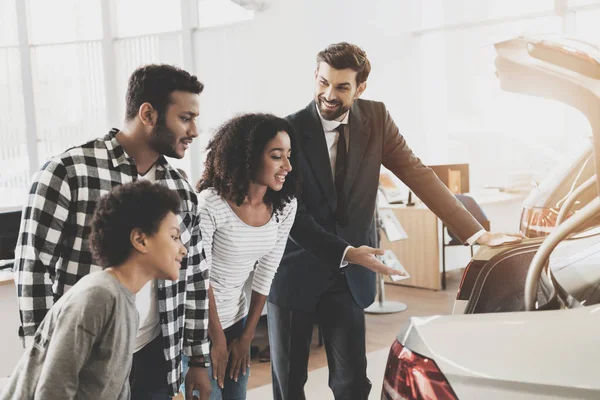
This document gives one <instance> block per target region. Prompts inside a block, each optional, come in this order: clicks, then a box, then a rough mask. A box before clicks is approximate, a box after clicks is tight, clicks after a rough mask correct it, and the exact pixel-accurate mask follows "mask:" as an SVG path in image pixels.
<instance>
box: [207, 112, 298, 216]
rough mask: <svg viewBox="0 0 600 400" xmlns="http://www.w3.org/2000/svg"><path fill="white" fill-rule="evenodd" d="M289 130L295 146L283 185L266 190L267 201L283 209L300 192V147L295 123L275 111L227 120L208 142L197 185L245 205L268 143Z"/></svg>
mask: <svg viewBox="0 0 600 400" xmlns="http://www.w3.org/2000/svg"><path fill="white" fill-rule="evenodd" d="M281 131H284V132H287V134H288V135H289V137H290V143H291V146H292V155H291V157H290V164H291V165H292V170H291V171H290V172H289V173H288V175H287V177H286V179H285V183H284V184H283V188H282V189H281V190H280V191H274V190H271V189H270V188H268V189H267V193H266V195H265V199H264V201H265V203H267V204H269V205H270V206H272V207H273V211H274V212H280V211H281V210H282V209H283V207H285V205H286V204H287V203H288V202H289V201H290V200H291V199H292V198H294V197H297V196H298V195H299V193H300V179H299V175H298V168H297V163H298V161H297V157H298V156H297V151H295V149H297V147H296V139H295V137H294V133H293V129H292V126H291V125H290V124H289V122H287V121H286V120H285V119H282V118H279V117H276V116H274V115H272V114H244V115H239V116H237V117H234V118H232V119H230V120H229V121H227V122H225V123H224V124H223V125H222V126H221V127H220V128H219V129H218V130H217V132H216V133H215V135H214V136H213V138H212V139H211V141H210V142H209V144H208V147H207V150H208V151H209V153H208V156H207V158H206V162H205V169H204V174H203V175H202V178H201V179H200V181H199V182H198V184H197V185H196V189H197V190H198V191H202V190H204V189H208V188H210V187H212V188H214V189H215V190H216V191H217V193H218V194H219V196H221V197H223V198H225V199H228V200H230V201H233V202H235V203H236V204H237V205H238V206H240V205H242V203H243V202H244V199H245V198H246V196H247V195H248V188H249V186H250V182H251V181H252V180H253V178H254V176H255V174H256V172H257V171H258V169H259V168H260V166H261V163H262V155H263V152H264V149H265V147H266V145H267V143H268V142H269V141H270V140H271V139H273V138H274V137H275V136H276V135H277V133H278V132H281Z"/></svg>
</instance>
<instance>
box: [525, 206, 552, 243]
mask: <svg viewBox="0 0 600 400" xmlns="http://www.w3.org/2000/svg"><path fill="white" fill-rule="evenodd" d="M556 217H558V210H556V209H554V208H545V207H524V208H523V212H522V213H521V224H520V231H521V233H522V234H523V235H525V236H527V237H528V238H534V237H540V236H548V235H549V234H550V232H552V228H554V227H555V226H556Z"/></svg>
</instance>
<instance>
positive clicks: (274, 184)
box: [187, 114, 299, 399]
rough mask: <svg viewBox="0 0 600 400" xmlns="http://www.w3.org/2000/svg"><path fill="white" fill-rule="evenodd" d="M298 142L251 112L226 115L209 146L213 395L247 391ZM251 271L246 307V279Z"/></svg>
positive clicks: (284, 232)
mask: <svg viewBox="0 0 600 400" xmlns="http://www.w3.org/2000/svg"><path fill="white" fill-rule="evenodd" d="M294 144H295V143H294V136H293V134H292V127H291V126H290V125H289V123H288V122H287V121H286V120H284V119H281V118H278V117H275V116H274V115H270V114H246V115H242V116H238V117H236V118H233V119H232V120H230V121H228V122H226V123H225V124H224V125H223V126H222V127H221V128H220V129H219V130H218V131H217V133H216V134H215V136H214V137H213V138H212V140H211V141H210V143H209V145H208V150H209V153H208V157H207V160H206V164H205V167H206V168H205V171H204V174H203V176H202V179H201V180H200V181H199V182H198V185H197V189H198V190H199V191H200V192H201V193H200V195H199V209H200V230H201V232H202V243H203V249H204V252H205V253H206V261H207V262H208V267H209V270H210V289H209V324H208V335H209V339H210V342H211V351H210V356H211V361H212V362H211V366H210V368H211V371H209V376H211V377H212V381H213V394H212V396H211V399H245V398H246V385H247V382H248V374H249V367H250V342H251V340H252V338H253V337H254V331H255V329H256V324H257V323H258V320H259V318H260V315H261V311H262V309H263V307H264V304H265V301H266V299H267V295H268V294H269V290H270V288H271V281H272V280H273V276H274V275H275V272H276V271H277V268H278V267H279V263H280V261H281V257H282V256H283V251H284V249H285V245H286V242H287V239H288V235H289V232H290V229H291V228H292V225H293V223H294V217H295V215H296V207H297V203H296V195H297V191H298V190H299V180H298V176H297V169H296V168H295V166H296V156H295V153H294V152H293V151H292V149H293V148H294V147H295V146H294ZM252 271H254V276H253V278H252V279H253V280H252V297H251V299H250V307H248V305H247V299H246V295H245V292H244V285H245V283H246V280H247V279H248V277H249V276H250V273H251V272H252ZM187 389H188V393H191V392H189V390H190V389H192V388H187Z"/></svg>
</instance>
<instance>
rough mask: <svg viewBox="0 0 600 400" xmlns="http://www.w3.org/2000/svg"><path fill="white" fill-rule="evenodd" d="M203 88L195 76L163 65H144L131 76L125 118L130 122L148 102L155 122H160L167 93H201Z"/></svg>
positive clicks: (169, 95)
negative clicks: (154, 116) (154, 114)
mask: <svg viewBox="0 0 600 400" xmlns="http://www.w3.org/2000/svg"><path fill="white" fill-rule="evenodd" d="M203 89H204V85H203V84H202V82H200V81H199V80H198V78H197V77H196V75H190V73H189V72H187V71H184V70H182V69H180V68H177V67H175V66H173V65H167V64H149V65H144V66H142V67H140V68H138V69H136V70H135V71H133V73H132V74H131V76H130V77H129V83H128V85H127V95H126V96H125V103H126V104H127V105H126V110H125V119H126V120H127V121H131V120H132V119H134V118H135V116H136V115H137V114H138V111H139V109H140V107H141V105H142V104H144V103H150V104H152V107H154V109H155V110H156V112H157V113H158V119H159V121H161V120H164V116H165V113H166V111H167V106H168V105H169V103H170V102H171V93H172V92H175V91H182V92H188V93H194V94H200V93H202V90H203Z"/></svg>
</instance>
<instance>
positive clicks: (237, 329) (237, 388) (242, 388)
mask: <svg viewBox="0 0 600 400" xmlns="http://www.w3.org/2000/svg"><path fill="white" fill-rule="evenodd" d="M245 323H246V318H245V317H244V318H243V319H242V320H240V321H238V322H236V323H235V324H233V325H231V326H230V327H229V328H226V329H225V330H224V332H225V338H226V339H227V345H228V346H229V344H230V343H231V342H232V341H233V340H234V339H237V338H239V337H240V336H241V335H242V332H243V330H244V325H245ZM188 360H189V358H188V357H187V356H186V355H183V356H182V365H183V367H182V368H183V376H184V377H185V374H186V373H187V371H188V369H189V367H188ZM230 366H231V358H229V362H228V363H227V369H226V370H225V381H224V382H223V389H221V388H220V387H219V385H218V383H217V380H216V379H214V378H213V369H212V363H211V365H210V367H209V368H208V376H209V378H210V383H211V384H212V394H211V395H210V400H245V399H246V387H247V386H248V378H249V376H250V367H247V368H246V375H242V374H241V373H240V374H239V375H238V380H237V382H236V381H234V380H233V379H231V378H230V377H229V368H230ZM181 391H182V392H183V394H184V396H185V385H181ZM195 394H197V393H195ZM186 400H190V399H186Z"/></svg>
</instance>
